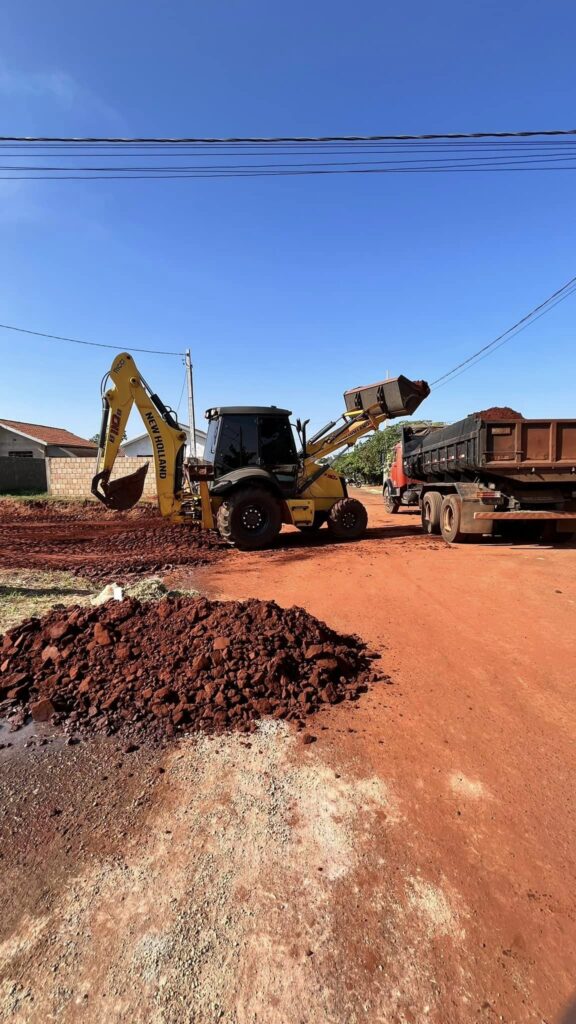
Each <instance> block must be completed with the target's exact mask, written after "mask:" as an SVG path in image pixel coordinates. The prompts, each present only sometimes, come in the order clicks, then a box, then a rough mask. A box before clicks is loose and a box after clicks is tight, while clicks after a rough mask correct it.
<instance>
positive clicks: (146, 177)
mask: <svg viewBox="0 0 576 1024" xmlns="http://www.w3.org/2000/svg"><path fill="white" fill-rule="evenodd" d="M530 171H531V172H533V173H541V174H542V173H545V172H547V171H549V172H554V173H557V172H559V171H576V163H574V164H570V165H565V166H562V167H556V166H552V167H484V166H476V167H453V166H446V167H428V166H424V167H387V168H376V167H363V168H350V169H346V170H345V169H339V170H326V169H318V170H317V169H314V170H312V169H309V170H297V171H283V170H280V171H275V170H270V171H250V170H246V171H216V172H213V171H209V172H203V171H198V172H194V173H188V172H185V173H178V172H177V171H174V172H172V173H166V174H165V173H163V172H162V173H160V174H139V173H138V174H26V175H22V174H0V181H161V180H165V179H172V180H173V181H178V180H181V181H186V180H189V179H192V178H294V177H303V176H310V175H316V176H318V175H320V176H323V175H334V174H443V173H446V174H484V173H487V174H489V173H506V172H508V173H511V174H520V173H523V172H530Z"/></svg>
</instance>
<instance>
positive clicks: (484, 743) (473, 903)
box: [197, 494, 576, 1021]
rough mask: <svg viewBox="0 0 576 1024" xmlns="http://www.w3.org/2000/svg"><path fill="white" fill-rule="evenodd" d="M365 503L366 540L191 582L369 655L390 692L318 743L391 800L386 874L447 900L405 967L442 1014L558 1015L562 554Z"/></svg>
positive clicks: (574, 568) (568, 606) (574, 582)
mask: <svg viewBox="0 0 576 1024" xmlns="http://www.w3.org/2000/svg"><path fill="white" fill-rule="evenodd" d="M362 498H363V501H364V502H365V503H366V504H367V506H368V507H369V513H370V522H371V530H370V533H369V537H368V539H367V540H365V541H363V542H362V543H359V544H356V545H346V546H345V547H344V546H341V547H337V548H334V547H332V546H320V547H318V548H309V547H307V546H306V545H305V543H304V541H303V539H302V538H301V537H300V536H298V535H297V534H292V535H287V536H286V539H285V541H284V545H285V546H284V548H283V550H282V551H279V552H276V553H272V554H270V553H268V554H260V555H254V556H251V557H250V559H246V558H243V557H241V556H240V555H238V554H234V555H233V557H232V559H231V560H230V562H229V563H228V564H227V565H226V568H225V569H224V567H223V566H222V567H220V566H218V567H216V568H215V569H211V570H210V571H209V573H208V574H207V575H205V576H204V575H201V576H199V577H197V579H200V585H201V586H202V583H204V584H205V585H206V587H207V588H208V589H209V590H210V591H211V593H212V594H213V595H217V596H222V597H223V596H226V597H235V598H239V597H249V596H254V595H256V594H258V596H260V597H263V598H267V597H271V596H274V598H275V600H277V601H278V602H279V603H281V604H287V605H289V604H292V603H298V604H301V605H303V606H304V607H305V608H307V609H308V610H309V611H311V612H312V613H313V614H315V615H317V616H319V617H320V618H322V619H325V620H326V621H328V622H330V623H331V625H333V626H334V627H335V628H337V629H341V630H346V629H349V630H353V631H355V632H358V633H359V634H361V635H362V637H363V638H364V639H365V640H366V641H367V642H368V643H370V645H371V646H373V647H377V648H380V649H381V650H382V652H383V656H384V659H385V665H386V668H387V671H389V672H390V674H391V676H392V678H393V680H394V686H392V687H388V688H381V689H380V690H378V691H375V692H374V693H373V694H372V696H371V698H370V700H367V701H365V702H363V703H362V704H361V706H360V707H359V708H358V710H357V711H356V712H355V713H354V721H353V723H352V724H353V728H354V730H355V731H354V732H349V731H348V729H347V723H343V722H342V723H338V724H336V721H335V722H334V725H333V730H335V731H333V730H331V732H330V739H329V740H328V739H327V740H322V745H323V746H328V747H329V748H330V751H331V755H332V756H335V754H336V752H338V756H348V757H350V758H351V760H352V762H353V764H354V766H355V768H356V770H357V771H359V772H361V773H362V774H364V775H366V776H373V777H374V778H377V779H378V780H381V781H382V782H383V784H384V785H385V786H386V787H387V790H388V791H389V792H391V793H393V794H394V799H395V802H396V806H397V808H398V814H399V818H400V821H399V822H398V824H397V825H396V826H395V829H394V831H393V835H392V836H390V837H388V841H387V843H386V862H387V863H386V866H384V865H383V875H384V876H387V875H388V872H389V871H390V862H391V861H392V863H393V866H394V868H393V870H394V872H396V871H399V872H400V873H402V872H404V874H405V875H406V876H408V875H409V876H411V877H412V878H417V879H419V884H422V885H424V886H425V887H429V890H427V891H429V892H430V894H434V895H433V896H432V895H431V901H432V902H434V903H435V906H436V909H438V906H442V907H443V908H444V911H445V913H446V915H447V914H448V909H447V908H450V909H449V914H450V919H451V921H452V922H453V924H454V927H455V933H454V934H452V935H451V936H446V935H444V936H440V935H439V934H437V933H436V934H435V929H434V927H433V926H432V925H431V931H430V933H429V936H428V938H429V940H430V941H429V942H426V943H424V946H422V945H421V944H420V942H419V941H418V942H417V943H416V946H415V952H414V964H413V967H414V971H415V973H416V974H417V973H418V970H419V959H420V957H421V956H422V955H424V956H425V957H426V956H428V955H429V953H430V952H431V951H433V952H434V955H435V956H439V957H440V959H441V966H438V965H437V966H436V968H435V971H436V978H437V982H438V984H439V985H442V984H443V980H442V979H444V983H446V981H447V979H450V980H449V982H448V984H447V985H446V991H445V993H444V996H443V998H442V1001H441V1006H442V1013H441V1014H440V1016H439V1018H438V1019H439V1020H448V1019H454V1020H462V1021H467V1020H472V1019H475V1018H476V1014H477V1013H479V1012H480V1011H482V1012H483V1013H485V1014H486V1015H487V1019H490V1017H491V1014H493V1013H495V1014H496V1016H495V1018H494V1019H498V1014H502V1015H503V1017H502V1018H501V1019H505V1020H509V1021H524V1020H527V1021H528V1020H535V1021H539V1020H542V1019H545V1020H550V1021H551V1020H555V1019H556V1015H557V1014H558V1012H559V1010H560V1007H561V1006H562V1005H563V1004H564V1003H567V1002H568V1000H569V997H570V996H571V995H574V993H575V990H576V970H575V967H576V964H575V956H574V948H575V940H576V920H575V907H574V892H575V885H574V883H575V875H576V871H575V866H576V856H575V851H576V848H575V843H574V839H575V835H574V828H575V826H574V811H575V794H576V774H575V753H576V751H575V738H576V703H575V700H574V678H575V672H576V631H575V628H574V627H575V623H576V550H574V549H562V548H558V549H552V548H539V547H536V546H517V547H516V546H513V547H511V546H509V545H503V544H487V543H482V544H472V545H461V546H458V547H447V546H446V545H445V544H444V542H443V541H440V540H438V541H436V540H427V539H425V538H423V537H422V536H421V535H420V534H419V533H418V519H417V516H416V515H414V514H411V513H410V512H409V511H406V512H405V513H401V514H398V515H397V516H387V515H386V514H385V513H384V512H383V510H382V509H381V505H380V500H379V498H378V497H377V496H376V495H366V494H364V495H363V496H362ZM383 882H384V878H381V879H379V880H378V882H377V883H375V884H376V885H377V886H378V885H381V884H382V883H383ZM366 896H367V903H368V904H370V903H371V902H372V896H373V892H372V890H371V888H369V889H368V891H367V893H366ZM364 912H365V913H366V912H369V911H367V910H366V908H364ZM440 916H442V915H440ZM455 922H458V923H457V926H456V924H455ZM363 927H365V925H364V926H363ZM406 939H407V942H408V943H410V942H411V941H413V937H412V939H411V938H410V936H406ZM389 954H390V950H389V949H388V948H387V943H386V940H384V942H383V945H382V946H381V947H380V953H379V956H380V958H381V959H383V960H387V959H388V955H389ZM466 1007H468V1009H466ZM451 1014H452V1015H453V1016H451ZM416 1019H418V1018H416Z"/></svg>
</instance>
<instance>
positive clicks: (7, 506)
mask: <svg viewBox="0 0 576 1024" xmlns="http://www.w3.org/2000/svg"><path fill="white" fill-rule="evenodd" d="M0 515H1V517H2V518H4V517H5V516H7V515H9V516H10V517H11V518H12V519H36V520H39V519H56V518H57V519H66V520H73V519H75V520H79V521H81V522H84V521H86V520H87V519H90V520H100V522H102V520H103V519H105V518H113V517H114V516H118V513H114V514H112V515H110V513H107V512H106V510H105V509H104V506H103V505H102V504H101V503H100V502H99V501H93V500H91V499H89V498H86V500H82V499H78V500H77V501H68V500H66V499H64V498H21V499H17V498H2V499H1V501H0ZM122 518H123V519H126V520H131V519H155V518H156V519H157V518H158V505H157V504H156V502H155V501H154V502H140V503H139V504H138V505H135V506H134V508H131V509H129V510H128V511H127V512H123V513H122Z"/></svg>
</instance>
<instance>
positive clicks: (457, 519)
mask: <svg viewBox="0 0 576 1024" xmlns="http://www.w3.org/2000/svg"><path fill="white" fill-rule="evenodd" d="M461 521H462V501H461V500H460V498H459V497H458V496H457V495H456V494H449V495H447V497H445V498H444V499H443V501H442V507H441V509H440V532H441V533H442V536H443V537H444V540H445V541H446V543H447V544H463V543H464V542H465V541H467V540H468V534H466V533H462V530H461V529H460V523H461Z"/></svg>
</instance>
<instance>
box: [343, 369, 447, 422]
mask: <svg viewBox="0 0 576 1024" xmlns="http://www.w3.org/2000/svg"><path fill="white" fill-rule="evenodd" d="M429 394H430V388H429V387H428V384H427V383H426V381H425V380H408V377H402V376H400V377H394V378H392V379H391V380H383V381H380V382H379V383H378V384H369V385H368V386H367V387H358V388H350V390H349V391H345V392H344V401H345V402H346V409H347V411H348V412H372V413H376V414H380V413H385V414H386V415H387V416H388V418H389V419H395V418H396V417H397V416H411V415H412V413H414V412H415V411H416V409H417V408H418V406H419V405H420V403H421V402H423V401H424V399H425V398H427V397H428V395H429Z"/></svg>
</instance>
